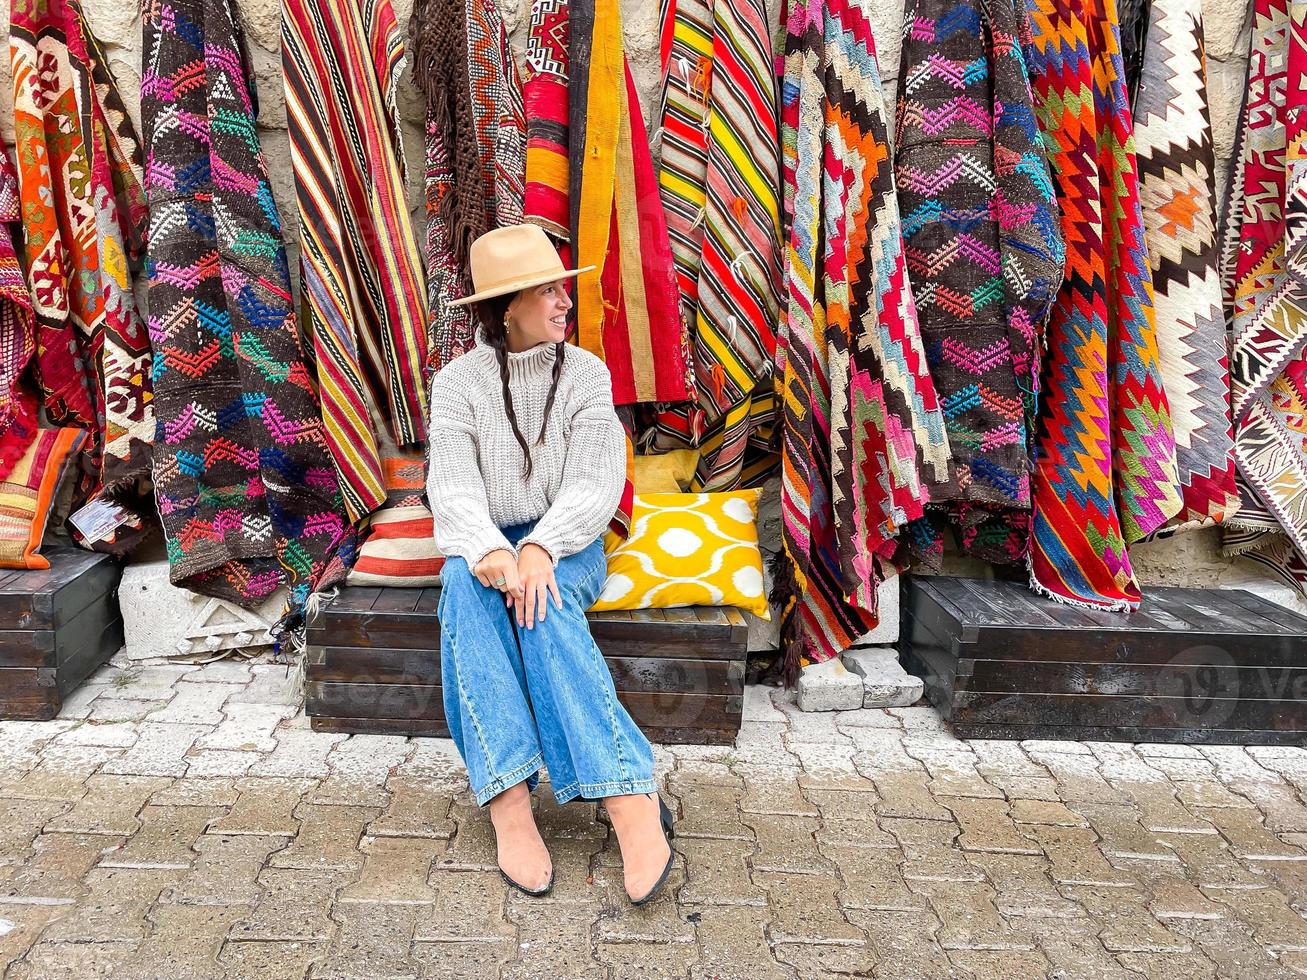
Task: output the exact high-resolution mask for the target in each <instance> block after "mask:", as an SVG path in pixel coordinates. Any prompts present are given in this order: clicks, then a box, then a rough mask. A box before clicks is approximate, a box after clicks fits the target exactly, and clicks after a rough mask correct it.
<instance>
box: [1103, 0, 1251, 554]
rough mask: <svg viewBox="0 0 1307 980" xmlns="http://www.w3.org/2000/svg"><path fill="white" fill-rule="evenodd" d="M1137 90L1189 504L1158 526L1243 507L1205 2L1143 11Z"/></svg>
mask: <svg viewBox="0 0 1307 980" xmlns="http://www.w3.org/2000/svg"><path fill="white" fill-rule="evenodd" d="M1141 19H1142V20H1143V21H1144V22H1145V23H1144V24H1143V25H1141V26H1142V31H1141V30H1140V29H1138V28H1136V27H1135V26H1133V25H1123V29H1125V28H1127V26H1128V27H1129V29H1128V30H1127V33H1131V34H1138V33H1142V34H1143V38H1144V43H1143V50H1142V52H1141V68H1140V73H1141V74H1140V80H1139V85H1138V94H1137V96H1136V98H1135V105H1134V119H1135V155H1136V159H1137V160H1138V163H1139V204H1140V210H1141V212H1142V214H1143V220H1144V239H1145V241H1146V242H1147V243H1148V264H1149V267H1150V268H1151V269H1152V273H1153V309H1154V310H1155V311H1156V316H1157V348H1158V355H1159V359H1160V362H1161V370H1162V381H1163V384H1164V385H1165V387H1166V398H1167V402H1168V403H1169V405H1170V408H1171V425H1172V427H1173V429H1174V430H1175V450H1176V463H1177V465H1178V467H1179V476H1180V492H1181V496H1182V497H1183V499H1184V507H1183V508H1182V509H1181V511H1180V512H1179V513H1178V514H1176V515H1175V517H1173V518H1172V519H1171V520H1170V521H1168V522H1167V523H1166V525H1164V527H1163V529H1162V530H1161V531H1159V532H1158V533H1159V534H1171V533H1174V532H1175V531H1178V530H1183V529H1186V528H1194V527H1202V526H1205V525H1208V524H1214V523H1216V522H1219V521H1222V520H1224V519H1225V518H1227V517H1230V516H1232V515H1233V514H1234V513H1235V511H1237V510H1238V509H1239V492H1238V490H1237V489H1236V487H1235V465H1234V440H1233V438H1232V437H1231V434H1230V365H1229V357H1228V354H1227V340H1226V330H1225V316H1224V313H1223V311H1222V308H1221V278H1220V274H1219V272H1218V270H1217V248H1216V161H1215V155H1214V152H1213V149H1212V124H1211V118H1210V116H1209V115H1208V111H1207V77H1206V75H1207V72H1206V66H1205V63H1204V62H1205V57H1206V56H1205V45H1204V37H1203V12H1202V4H1201V3H1200V0H1152V3H1151V4H1149V5H1147V6H1145V8H1144V10H1143V11H1142V14H1141Z"/></svg>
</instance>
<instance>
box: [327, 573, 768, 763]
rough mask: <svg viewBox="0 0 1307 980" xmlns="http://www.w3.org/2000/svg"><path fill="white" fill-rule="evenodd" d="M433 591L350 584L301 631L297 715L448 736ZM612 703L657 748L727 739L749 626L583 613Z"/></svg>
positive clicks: (700, 614)
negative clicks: (301, 704)
mask: <svg viewBox="0 0 1307 980" xmlns="http://www.w3.org/2000/svg"><path fill="white" fill-rule="evenodd" d="M439 599H440V589H439V588H431V589H391V588H376V587H358V586H351V587H347V588H344V589H342V590H341V594H340V596H339V597H338V598H337V599H336V601H335V602H333V603H331V604H330V605H327V606H325V607H324V608H323V609H321V610H320V611H319V612H318V613H317V614H316V615H315V616H314V617H313V618H312V619H311V620H310V622H309V624H308V633H307V637H308V654H307V661H306V669H305V713H306V714H308V716H309V718H310V724H311V725H312V727H313V728H314V730H316V731H326V732H349V733H361V732H366V733H382V734H394V735H447V734H448V729H447V728H446V727H445V713H444V707H443V704H442V700H441V687H440V652H439V651H440V623H439V621H438V620H437V618H436V606H437V603H438V602H439ZM589 619H590V624H591V632H592V634H593V635H594V638H595V641H596V642H597V643H598V644H599V648H600V650H601V651H602V652H603V654H604V658H605V660H606V661H607V663H608V667H609V670H611V671H612V674H613V681H614V684H615V686H616V688H617V696H618V699H619V700H620V701H621V702H622V703H623V704H624V705H626V708H627V710H628V711H630V712H631V716H632V717H633V718H634V719H635V721H636V723H637V724H639V725H640V727H641V728H642V729H643V730H644V732H645V734H646V735H648V736H649V738H650V739H651V740H653V741H656V742H681V743H697V744H711V745H718V744H730V743H731V742H733V741H734V740H735V736H736V733H737V732H738V731H739V729H740V715H741V711H742V708H743V696H744V662H745V651H746V648H747V645H748V632H749V631H748V626H747V625H746V623H745V619H744V616H743V614H741V613H740V612H739V611H738V610H735V609H716V608H713V609H709V608H688V609H667V610H661V609H655V610H649V611H642V612H609V613H591V614H590V616H589Z"/></svg>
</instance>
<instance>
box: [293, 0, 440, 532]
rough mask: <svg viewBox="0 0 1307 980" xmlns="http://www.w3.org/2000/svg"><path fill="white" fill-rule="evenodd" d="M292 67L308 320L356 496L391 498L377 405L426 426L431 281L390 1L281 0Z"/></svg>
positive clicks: (330, 440) (326, 418) (332, 435)
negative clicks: (411, 205) (403, 122)
mask: <svg viewBox="0 0 1307 980" xmlns="http://www.w3.org/2000/svg"><path fill="white" fill-rule="evenodd" d="M281 54H282V70H283V73H284V76H285V82H286V115H287V118H288V120H289V127H290V145H291V161H292V164H293V166H294V171H295V186H296V192H297V197H298V201H299V216H300V251H301V263H302V265H301V273H302V274H301V280H302V289H303V296H304V304H303V305H304V312H305V316H306V320H307V322H306V325H305V329H306V330H307V331H308V332H309V333H310V334H311V335H312V337H313V346H314V352H315V355H316V356H315V361H316V363H317V371H318V385H319V388H320V395H321V400H322V419H323V422H324V423H325V425H326V433H327V444H328V445H329V446H330V448H331V453H332V457H333V459H334V461H335V465H336V470H337V472H338V474H339V477H340V489H341V493H342V494H343V496H344V499H345V507H346V510H347V512H348V514H349V517H350V519H351V520H352V521H354V522H358V521H360V520H362V519H363V518H364V517H365V516H367V515H368V514H369V513H371V512H372V511H373V510H375V509H376V508H377V507H379V506H380V505H381V503H382V502H383V501H384V500H385V498H386V492H385V487H384V486H383V483H382V472H381V457H380V453H379V451H378V437H377V433H376V429H375V427H374V421H373V413H374V412H375V413H377V414H378V415H379V416H380V419H381V420H382V421H381V423H380V424H382V425H384V426H385V427H387V428H388V429H389V431H390V433H391V434H392V435H393V437H394V440H395V442H397V443H398V444H400V445H401V446H411V445H415V444H417V443H420V442H421V441H422V440H423V438H424V437H425V406H426V386H425V384H424V382H423V370H424V365H425V362H426V359H427V344H426V320H427V317H426V286H425V284H424V282H423V279H422V259H421V255H420V253H419V251H418V246H417V241H416V239H415V237H414V232H413V226H412V223H411V221H410V219H409V211H408V200H407V196H406V194H405V181H404V154H403V148H402V147H401V145H400V138H399V121H398V118H397V115H396V109H395V88H396V84H397V82H398V79H399V75H400V72H401V71H402V69H403V65H404V40H403V36H402V34H401V32H400V30H399V25H398V24H396V22H395V13H394V10H393V9H392V7H391V4H390V0H337V2H333V3H319V2H316V0H283V4H282V46H281Z"/></svg>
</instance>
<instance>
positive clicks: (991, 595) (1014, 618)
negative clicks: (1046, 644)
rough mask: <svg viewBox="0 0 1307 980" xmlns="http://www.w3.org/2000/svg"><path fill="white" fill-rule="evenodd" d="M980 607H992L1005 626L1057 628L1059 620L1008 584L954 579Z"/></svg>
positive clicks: (1027, 594) (1027, 593)
mask: <svg viewBox="0 0 1307 980" xmlns="http://www.w3.org/2000/svg"><path fill="white" fill-rule="evenodd" d="M954 581H955V582H957V584H958V585H959V586H960V587H961V589H962V591H964V592H966V593H967V594H968V595H969V596H970V597H971V598H972V599H973V600H975V601H976V602H977V603H978V604H979V605H980V606H982V607H983V606H986V605H988V606H990V607H991V608H992V610H993V612H994V614H995V615H997V616H1001V617H1003V620H1004V622H1003V625H1005V626H1056V625H1057V620H1055V619H1054V618H1053V617H1052V616H1050V615H1049V614H1048V612H1047V611H1046V610H1043V609H1041V608H1039V606H1038V605H1036V604H1035V603H1033V602H1029V601H1028V598H1029V595H1030V593H1029V592H1028V591H1027V592H1026V594H1025V595H1022V594H1021V593H1019V592H1016V591H1015V590H1013V589H1010V588H1008V587H1007V586H1008V584H1009V583H1007V582H986V581H983V580H981V579H966V578H959V579H954Z"/></svg>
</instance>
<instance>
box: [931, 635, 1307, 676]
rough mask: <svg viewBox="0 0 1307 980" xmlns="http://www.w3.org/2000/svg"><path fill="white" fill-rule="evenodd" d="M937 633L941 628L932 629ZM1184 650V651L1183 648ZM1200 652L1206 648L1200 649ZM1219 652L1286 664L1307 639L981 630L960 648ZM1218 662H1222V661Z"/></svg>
mask: <svg viewBox="0 0 1307 980" xmlns="http://www.w3.org/2000/svg"><path fill="white" fill-rule="evenodd" d="M935 632H936V634H937V635H938V634H939V633H940V632H942V630H940V629H939V628H938V626H936V627H935ZM1186 651H1188V652H1186ZM1204 651H1208V652H1207V653H1204ZM1217 651H1221V652H1223V653H1224V654H1225V655H1226V656H1227V657H1229V658H1230V660H1232V661H1233V662H1235V663H1239V664H1242V665H1244V666H1252V667H1292V666H1294V664H1296V663H1302V662H1304V661H1307V638H1304V637H1290V636H1280V637H1269V638H1267V637H1261V636H1249V635H1246V634H1245V635H1240V634H1231V633H1198V632H1194V631H1192V630H1191V631H1190V632H1187V633H1183V634H1179V635H1177V634H1175V633H1155V632H1145V633H1123V632H1121V631H1119V630H1101V631H1099V630H1089V629H1082V630H1064V631H1058V632H1056V633H1052V632H1047V631H1036V630H1022V629H998V628H992V629H986V630H984V631H982V633H981V637H980V639H979V640H978V641H977V642H976V643H975V644H974V645H973V646H972V647H968V648H966V653H967V656H968V657H974V658H975V659H978V660H986V659H989V660H1012V661H1017V662H1024V661H1030V660H1055V661H1060V662H1063V663H1165V662H1167V661H1170V660H1172V659H1174V658H1176V657H1185V658H1187V659H1188V660H1189V662H1194V658H1195V657H1198V658H1201V657H1204V656H1209V657H1215V656H1216V652H1217ZM1222 662H1223V661H1222Z"/></svg>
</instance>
